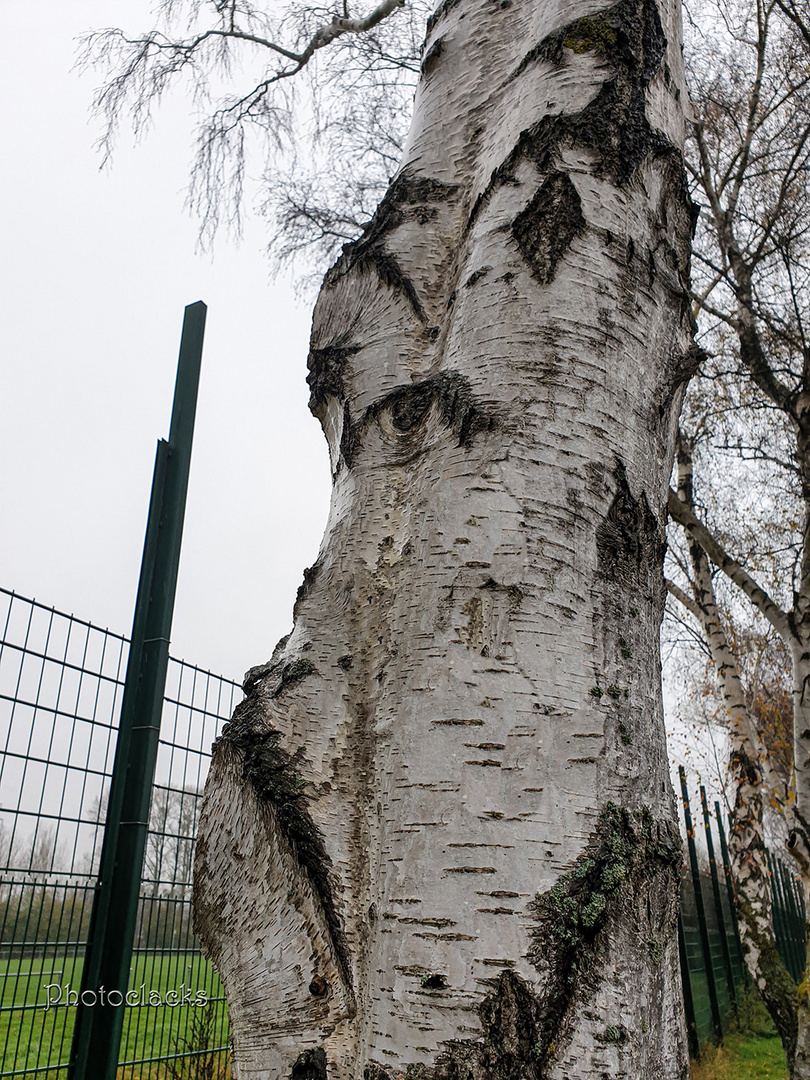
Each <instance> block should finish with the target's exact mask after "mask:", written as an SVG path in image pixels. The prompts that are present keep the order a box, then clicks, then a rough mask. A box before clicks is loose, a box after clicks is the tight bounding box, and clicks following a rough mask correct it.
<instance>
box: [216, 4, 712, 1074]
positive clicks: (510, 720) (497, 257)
mask: <svg viewBox="0 0 810 1080" xmlns="http://www.w3.org/2000/svg"><path fill="white" fill-rule="evenodd" d="M679 34H680V31H679V11H678V5H677V4H676V3H675V2H674V0H661V2H660V3H658V4H656V3H655V2H654V0H622V2H620V3H619V4H617V5H616V6H614V7H611V8H601V9H600V8H599V6H598V5H597V4H585V3H576V4H575V3H570V2H569V3H565V2H562V3H558V2H551V0H537V2H536V3H533V4H524V3H516V2H514V0H444V3H442V5H441V6H440V7H439V9H438V10H437V11H436V13H435V14H434V16H433V17H432V18H431V20H430V22H429V25H428V35H427V41H426V44H425V51H424V60H423V65H422V68H423V75H422V80H421V84H420V87H419V90H418V92H417V97H416V104H415V115H414V121H413V126H412V131H411V135H410V139H409V144H408V149H407V151H406V154H405V158H404V161H403V164H402V167H401V169H400V171H399V172H398V174H397V176H396V177H395V178H394V180H393V182H392V184H391V188H390V190H389V192H388V194H387V195H386V197H385V199H384V200H383V202H382V204H381V205H380V208H379V210H378V211H377V214H376V215H375V217H374V219H373V221H372V222H371V224H370V225H369V226H368V228H367V229H366V231H365V233H364V234H363V236H362V237H361V238H360V239H359V240H358V241H357V242H356V243H354V244H352V245H348V246H347V247H346V248H345V249H344V254H343V256H342V257H341V258H340V259H339V260H338V262H337V263H336V265H335V266H334V267H332V269H331V270H330V271H329V273H328V274H327V275H326V279H325V281H324V285H323V288H322V290H321V294H320V297H319V299H318V303H317V306H316V309H315V315H314V320H313V330H312V342H311V353H310V358H309V367H310V376H309V383H310V386H311V390H312V398H311V407H312V409H313V412H315V414H316V415H317V416H318V417H319V419H320V421H321V423H322V425H323V428H324V432H325V434H326V437H327V440H328V442H329V449H330V456H331V463H332V471H333V478H334V489H333V497H332V505H331V511H330V517H329V521H328V524H327V529H326V535H325V538H324V541H323V544H322V547H321V551H320V554H319V556H318V560H317V562H316V564H315V565H314V566H313V567H311V568H310V569H309V570H307V571H306V572H305V580H304V585H303V586H302V589H301V590H300V592H299V597H298V601H297V603H296V607H295V625H294V629H293V631H292V634H291V635H290V636H289V637H288V638H286V639H285V640H284V641H282V642H281V643H280V644H279V646H278V647H277V649H276V652H275V653H274V656H273V659H272V660H271V662H270V663H268V664H266V665H264V666H262V667H259V668H254V669H253V670H252V671H251V672H249V673H248V677H247V680H246V684H245V686H246V692H247V698H246V700H245V702H244V703H243V704H242V705H240V706H239V708H238V709H237V711H236V713H235V714H234V717H233V720H232V722H231V724H230V725H229V727H228V728H227V729H226V731H225V733H224V734H223V736H222V738H221V739H220V740H219V741H218V743H217V745H216V748H215V753H214V761H213V765H212V769H211V773H210V776H209V780H208V785H207V789H206V799H205V806H204V812H203V818H202V821H201V826H200V834H199V839H198V843H197V854H196V900H195V903H196V926H197V930H198V932H199V934H200V936H201V937H202V939H203V942H204V944H205V948H206V950H207V952H208V954H209V955H210V956H211V958H212V960H213V962H214V964H215V965H216V967H217V969H218V970H219V972H220V974H221V975H222V978H223V981H224V984H225V988H226V992H227V995H228V1000H229V1003H230V1015H231V1021H232V1025H233V1037H234V1056H233V1060H234V1075H235V1076H238V1077H239V1078H240V1080H246V1078H251V1080H259V1078H262V1080H264V1078H267V1080H270V1078H273V1080H275V1078H280V1077H284V1078H286V1077H294V1078H296V1080H303V1078H306V1077H312V1078H318V1077H327V1076H328V1077H329V1078H335V1080H338V1078H339V1080H360V1078H365V1080H387V1078H388V1080H398V1078H402V1077H404V1076H405V1075H406V1073H407V1076H408V1077H409V1078H411V1080H443V1078H446V1080H450V1078H455V1077H464V1078H465V1080H467V1078H469V1080H485V1078H486V1080H507V1078H510V1080H512V1078H516V1077H527V1078H540V1077H548V1078H559V1080H561V1078H563V1077H576V1078H577V1080H590V1078H593V1080H596V1078H599V1080H601V1078H602V1077H603V1076H605V1075H611V1076H618V1075H621V1076H623V1077H627V1078H638V1080H641V1078H647V1077H651V1076H655V1077H660V1078H666V1080H670V1078H671V1080H675V1078H680V1077H681V1076H682V1075H684V1072H685V1068H686V1058H685V1039H684V1031H683V1023H682V1019H681V997H680V983H679V976H678V956H677V948H678V945H677V933H676V923H675V918H676V906H677V891H678V880H679V873H680V864H681V854H680V842H679V839H678V833H677V827H676V825H675V817H674V804H673V796H672V793H671V789H670V784H669V780H668V769H667V762H666V749H665V745H664V735H663V724H662V715H661V713H662V710H661V695H660V681H659V659H658V629H659V623H660V618H661V614H662V609H663V596H664V587H663V576H662V559H663V550H664V521H665V503H666V492H667V484H668V479H669V474H670V468H671V464H672V450H673V435H674V427H675V423H676V420H677V413H678V410H679V406H680V400H681V393H682V387H683V384H684V382H685V380H686V378H687V377H688V375H689V374H690V372H691V369H692V366H693V362H694V354H693V351H692V349H691V344H690V343H691V321H690V314H689V301H688V293H687V288H688V273H689V266H688V263H689V243H690V216H689V207H688V200H687V195H686V188H685V183H684V177H683V170H682V166H681V156H680V153H681V152H680V147H681V143H682V136H683V117H682V101H683V98H684V91H683V75H682V68H681V52H680V36H679Z"/></svg>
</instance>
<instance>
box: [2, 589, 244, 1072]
mask: <svg viewBox="0 0 810 1080" xmlns="http://www.w3.org/2000/svg"><path fill="white" fill-rule="evenodd" d="M0 633H2V637H1V638H0V747H2V751H3V753H2V758H0V1063H1V1064H0V1077H23V1076H27V1077H32V1078H33V1077H40V1078H46V1077H47V1078H48V1080H51V1078H54V1080H55V1078H57V1077H59V1078H63V1077H65V1075H66V1073H67V1066H68V1061H69V1056H70V1051H71V1040H72V1035H73V1021H74V1018H75V1014H76V995H77V993H78V991H79V989H80V985H81V973H82V961H83V958H84V955H85V949H86V945H87V932H88V925H89V919H90V911H91V907H92V901H93V895H94V892H95V888H96V883H97V875H98V863H99V857H100V853H101V841H102V835H103V829H104V819H105V809H106V798H107V794H108V791H109V778H110V774H111V771H112V764H113V759H114V755H115V742H116V734H117V724H118V716H119V711H120V706H121V696H122V691H123V683H124V674H125V671H126V664H127V656H128V641H127V639H126V638H125V637H123V636H122V635H120V634H115V633H113V632H112V631H109V630H102V629H100V628H99V627H96V626H94V625H92V624H91V623H89V622H85V621H83V620H81V619H77V618H75V617H74V616H72V615H66V614H63V613H62V612H59V611H56V610H54V609H53V608H49V607H46V606H45V605H43V604H40V603H37V602H36V601H34V600H29V599H26V598H25V597H21V596H19V595H17V594H15V593H14V592H11V591H9V590H7V589H2V588H0ZM241 697H242V691H241V688H240V687H239V685H238V684H237V683H235V682H233V681H232V680H229V679H225V678H222V677H221V676H219V675H214V674H212V673H211V672H208V671H203V670H201V669H200V668H197V667H195V666H194V665H192V664H187V663H185V662H184V661H180V660H174V659H172V660H170V662H169V673H168V679H167V684H166V693H165V699H164V704H163V715H162V720H161V731H160V748H159V753H158V762H157V772H156V777H155V786H154V789H153V793H152V803H151V810H150V821H149V838H148V844H147V850H146V856H145V859H144V866H143V875H142V881H141V891H140V906H139V912H138V925H137V936H136V945H135V954H134V956H133V962H132V968H131V972H130V980H129V993H128V994H127V1001H126V1002H125V1003H122V1005H121V1008H123V1009H124V1010H125V1016H124V1034H123V1039H122V1042H121V1054H120V1062H119V1069H118V1076H119V1077H121V1078H124V1077H125V1078H127V1080H157V1078H161V1080H162V1078H164V1077H165V1078H169V1080H224V1078H225V1077H227V1076H228V1075H229V1052H228V1021H227V1007H226V1003H225V999H224V995H223V992H222V987H221V984H220V982H219V979H218V977H217V976H216V974H215V973H214V971H213V969H212V968H211V966H210V964H209V963H208V962H207V961H206V960H205V959H204V958H203V957H202V955H201V954H200V951H199V948H198V944H197V942H196V940H195V938H194V934H193V932H192V928H191V870H192V846H193V841H194V836H195V834H196V830H197V821H198V816H199V809H200V799H201V794H202V787H203V784H204V781H205V776H206V774H207V771H208V765H209V760H210V747H211V743H212V742H213V740H214V739H215V737H216V736H217V734H218V733H219V731H220V730H221V728H222V725H223V723H225V722H226V721H227V720H228V719H229V718H230V715H231V713H232V712H233V708H234V706H235V705H236V704H237V703H238V702H239V701H240V700H241Z"/></svg>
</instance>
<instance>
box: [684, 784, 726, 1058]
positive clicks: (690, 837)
mask: <svg viewBox="0 0 810 1080" xmlns="http://www.w3.org/2000/svg"><path fill="white" fill-rule="evenodd" d="M678 774H679V775H680V778H681V795H682V797H683V818H684V823H685V825H686V844H687V847H688V849H689V865H690V867H691V870H692V887H693V889H694V891H695V907H696V908H697V917H698V929H699V930H700V941H701V945H702V948H703V963H704V966H705V968H706V984H707V988H708V991H709V1008H710V1010H711V1014H712V1027H713V1028H714V1033H715V1038H716V1040H717V1042H718V1043H719V1042H721V1041H722V1038H723V1020H722V1017H721V1016H720V1002H719V1001H718V999H717V984H716V982H715V978H714V964H713V963H712V953H711V945H710V942H709V928H708V926H707V924H706V909H705V907H704V906H703V889H702V887H701V884H700V867H699V866H698V857H697V848H696V847H695V827H694V825H693V824H692V812H691V810H690V809H689V791H688V789H687V787H686V772H685V770H684V767H683V765H680V766H679V767H678Z"/></svg>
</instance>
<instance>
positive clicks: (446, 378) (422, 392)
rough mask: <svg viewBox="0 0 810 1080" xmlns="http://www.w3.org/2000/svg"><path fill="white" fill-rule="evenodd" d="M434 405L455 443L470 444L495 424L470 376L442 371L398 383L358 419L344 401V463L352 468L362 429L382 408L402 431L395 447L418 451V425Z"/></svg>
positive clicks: (375, 417)
mask: <svg viewBox="0 0 810 1080" xmlns="http://www.w3.org/2000/svg"><path fill="white" fill-rule="evenodd" d="M434 405H435V406H436V407H437V408H438V410H439V414H440V416H441V418H442V420H443V421H444V423H445V424H446V426H447V427H448V428H449V429H450V430H451V431H452V432H453V433H454V434H455V436H456V438H457V440H458V442H457V445H458V446H464V447H467V446H469V445H470V444H471V443H472V440H473V439H474V438H475V436H476V435H477V434H479V433H480V432H482V431H490V430H492V428H494V426H495V417H494V415H493V414H492V413H491V412H490V411H489V410H488V409H487V408H485V407H484V406H483V405H481V404H480V403H479V402H478V401H477V399H476V397H475V395H474V394H473V392H472V390H471V388H470V381H469V379H467V377H466V376H464V375H461V374H460V373H459V372H457V371H442V372H439V373H438V374H437V375H431V376H430V377H429V378H427V379H423V380H422V381H421V382H416V383H412V384H411V385H410V386H398V387H397V388H396V389H395V390H392V391H391V392H390V393H389V394H386V395H385V397H383V398H380V400H379V401H375V402H374V403H373V404H372V405H370V406H369V407H368V408H367V409H366V411H365V414H364V415H363V417H362V418H361V419H360V420H357V421H352V419H351V413H350V411H349V406H348V403H345V404H344V413H343V433H342V436H341V442H340V449H341V453H342V455H343V458H344V460H345V462H346V464H347V465H348V466H349V468H351V466H352V463H353V461H354V459H355V456H356V453H357V450H358V449H359V447H360V446H361V445H362V440H363V434H364V432H365V431H366V430H367V428H368V426H369V424H371V423H372V422H374V421H375V420H377V419H378V417H380V416H381V415H382V413H384V412H388V413H389V415H390V417H391V424H392V426H393V427H394V429H395V430H396V431H398V432H400V433H401V435H402V443H401V446H399V447H398V449H399V450H400V451H402V452H404V453H406V454H407V455H409V456H410V457H415V456H416V455H418V454H419V453H421V452H422V449H423V447H422V446H421V445H420V442H419V439H420V429H421V427H422V424H423V422H424V420H425V419H426V417H427V415H428V412H429V411H430V409H431V407H432V406H434ZM409 439H410V440H411V441H408V440H409Z"/></svg>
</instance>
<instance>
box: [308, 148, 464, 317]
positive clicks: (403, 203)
mask: <svg viewBox="0 0 810 1080" xmlns="http://www.w3.org/2000/svg"><path fill="white" fill-rule="evenodd" d="M459 190H460V185H459V184H445V183H444V182H443V181H441V180H434V179H432V178H431V177H429V176H419V175H417V174H416V173H414V171H413V170H412V169H410V168H407V167H406V168H404V169H403V170H402V172H401V173H400V174H399V175H398V176H397V177H395V178H394V181H393V183H392V184H391V186H390V187H389V189H388V191H387V192H386V193H385V196H384V197H383V200H382V202H381V203H380V205H379V206H378V207H377V210H376V211H375V213H374V216H373V217H372V219H371V221H370V222H369V223H368V225H366V227H365V229H364V230H363V233H362V235H361V236H360V237H359V238H358V239H357V240H354V241H352V242H351V243H349V244H344V245H343V252H342V254H341V255H340V257H339V258H338V260H337V262H335V264H334V265H333V266H332V267H331V268H330V269H329V270H328V271H327V272H326V276H325V277H324V279H323V284H324V287H326V288H328V287H329V286H331V285H335V284H336V283H337V282H338V281H339V280H340V279H341V278H343V277H345V276H346V274H348V273H349V272H350V271H351V270H353V269H354V268H355V267H357V269H359V270H361V271H362V270H366V271H368V270H370V271H372V272H374V273H376V274H377V275H378V276H379V278H380V280H381V281H382V282H383V283H384V284H386V285H388V286H389V287H390V288H391V289H393V290H394V291H396V292H399V293H401V294H402V295H404V296H405V297H406V299H407V300H408V302H409V303H410V305H411V307H412V308H413V310H414V313H415V314H416V317H417V318H418V319H419V321H420V322H425V321H426V315H425V311H424V308H423V306H422V302H421V300H420V299H419V296H418V294H417V291H416V287H415V286H414V283H413V282H412V281H411V279H410V278H409V277H408V275H407V274H405V273H404V271H403V270H402V267H401V266H400V265H399V263H398V262H397V260H396V259H395V258H394V256H393V255H391V254H390V253H389V252H387V251H386V250H385V246H384V242H385V237H386V236H387V235H388V233H390V232H392V231H393V230H394V229H396V228H397V227H398V226H399V225H401V224H402V223H403V222H404V221H406V220H408V219H409V218H415V219H416V220H418V221H421V222H422V223H424V221H425V220H426V219H427V218H429V217H431V216H433V215H434V213H435V204H436V203H440V202H447V201H448V200H450V199H452V198H454V197H455V195H456V193H457V192H458V191H459Z"/></svg>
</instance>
